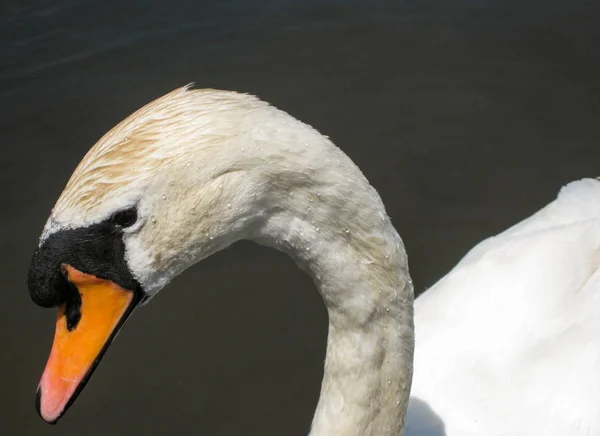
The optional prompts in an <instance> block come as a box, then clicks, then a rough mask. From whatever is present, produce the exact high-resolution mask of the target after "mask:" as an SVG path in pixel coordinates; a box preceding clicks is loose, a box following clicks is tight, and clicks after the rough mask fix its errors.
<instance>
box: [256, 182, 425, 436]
mask: <svg viewBox="0 0 600 436" xmlns="http://www.w3.org/2000/svg"><path fill="white" fill-rule="evenodd" d="M369 188H370V187H369ZM359 191H360V192H363V191H362V190H359ZM364 192H367V193H370V194H372V198H365V197H368V196H364V195H362V196H361V195H359V194H357V195H355V196H354V205H355V207H356V208H357V209H356V210H352V205H351V204H349V201H348V197H346V198H344V199H342V198H341V197H338V198H336V197H335V195H334V193H333V192H330V193H329V195H328V197H327V198H323V195H321V198H320V199H319V201H315V200H314V199H313V200H310V198H312V197H311V196H310V195H306V194H301V193H296V192H294V193H293V195H292V197H293V198H294V197H295V199H294V200H293V201H290V200H289V199H286V203H287V204H286V205H285V207H283V206H281V205H280V206H281V207H278V208H276V209H275V210H276V211H277V212H275V213H273V214H272V215H271V216H270V218H269V219H268V222H267V223H266V224H265V225H264V226H263V227H262V228H261V236H260V238H259V242H261V243H263V244H267V245H271V246H274V247H276V248H278V249H280V250H282V251H284V252H287V253H288V254H289V255H290V256H291V257H292V258H294V259H295V261H296V263H297V264H298V265H299V266H300V267H301V268H302V269H304V270H305V271H307V272H308V273H309V274H310V275H311V276H312V278H313V280H314V282H315V284H316V287H317V289H318V291H319V292H320V294H321V296H322V298H323V301H324V303H325V305H326V307H327V311H328V315H329V330H328V341H327V350H326V359H325V368H324V376H323V382H322V385H321V395H320V398H319V403H318V405H317V409H316V412H315V416H314V419H313V424H312V429H311V433H310V435H311V436H330V435H339V436H392V435H393V436H398V435H402V434H403V427H404V417H405V414H406V407H407V404H408V397H409V391H410V385H411V381H412V359H413V348H414V329H413V287H412V281H411V279H410V275H409V272H408V263H407V256H406V252H405V250H404V246H403V243H402V240H401V239H400V237H399V235H398V233H397V232H396V230H395V229H394V227H393V226H392V224H391V222H390V221H389V218H388V217H387V215H386V214H385V211H384V210H383V206H381V202H380V199H379V196H378V195H377V194H376V193H375V191H374V190H372V188H371V189H366V190H365V191H364ZM301 195H304V196H305V197H306V200H305V201H304V202H303V201H302V199H301V198H298V197H301ZM315 198H318V196H317V197H315ZM340 204H344V205H345V206H344V207H342V208H341V209H340V208H339V205H340ZM368 206H370V207H368ZM359 208H360V209H361V210H360V211H359V210H358V209H359ZM323 216H325V217H327V219H320V217H323ZM332 217H335V219H333V218H332Z"/></svg>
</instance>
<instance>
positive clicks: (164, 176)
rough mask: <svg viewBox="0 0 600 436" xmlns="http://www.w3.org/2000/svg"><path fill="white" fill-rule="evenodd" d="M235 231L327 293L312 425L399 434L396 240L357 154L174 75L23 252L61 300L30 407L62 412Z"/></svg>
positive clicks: (405, 284) (402, 394)
mask: <svg viewBox="0 0 600 436" xmlns="http://www.w3.org/2000/svg"><path fill="white" fill-rule="evenodd" d="M240 239H249V240H253V241H256V242H257V243H259V244H264V245H267V246H271V247H274V248H275V249H278V250H281V251H283V252H285V253H287V254H289V255H290V256H291V257H292V258H293V259H294V260H295V262H296V263H297V264H298V265H299V267H301V268H302V269H304V270H305V271H306V272H307V273H308V274H310V276H312V279H313V280H314V283H315V285H316V287H317V289H318V291H319V292H320V294H321V296H322V298H323V301H324V303H325V305H326V307H327V311H328V315H329V328H328V341H327V347H326V359H325V368H324V375H323V380H322V385H321V392H320V397H319V401H318V404H317V407H316V411H315V414H314V418H313V422H312V425H311V430H310V434H311V436H331V435H336V436H398V435H402V434H403V428H404V421H405V415H406V409H407V405H408V398H409V391H410V386H411V378H412V362H413V351H414V326H413V285H412V281H411V279H410V274H409V270H408V263H407V255H406V251H405V249H404V245H403V243H402V240H401V238H400V236H399V235H398V233H397V232H396V230H395V229H394V227H393V226H392V224H391V222H390V219H389V217H388V215H387V214H386V211H385V208H384V206H383V203H382V201H381V199H380V197H379V195H378V194H377V192H376V191H375V189H374V188H373V187H372V186H371V185H370V184H369V182H368V181H367V180H366V178H365V177H364V176H363V174H362V173H361V171H360V170H359V169H358V168H357V166H356V165H355V164H354V163H353V162H352V161H351V160H350V159H349V158H348V157H347V156H346V155H345V154H344V153H343V152H342V151H341V150H340V149H338V148H337V147H336V146H334V144H333V143H332V142H331V141H330V140H329V139H328V138H326V137H325V136H323V135H321V134H320V133H318V132H317V131H316V130H314V129H313V128H312V127H310V126H308V125H306V124H303V123H301V122H300V121H298V120H296V119H294V118H292V117H291V116H290V115H288V114H286V113H285V112H283V111H280V110H278V109H276V108H274V107H272V106H270V105H269V104H267V103H265V102H263V101H261V100H259V99H258V98H256V97H254V96H250V95H246V94H239V93H235V92H229V91H219V90H210V89H207V90H191V89H190V88H189V87H184V88H180V89H177V90H175V91H173V92H171V93H169V94H167V95H165V96H163V97H161V98H159V99H157V100H155V101H154V102H152V103H150V104H148V105H146V106H144V107H143V108H141V109H140V110H138V111H137V112H135V113H134V114H132V115H131V116H129V117H128V118H126V119H125V120H124V121H122V122H121V123H120V124H118V125H117V126H115V127H114V128H113V129H112V130H110V131H109V132H108V133H107V134H106V135H104V136H103V137H102V138H101V139H100V140H99V141H98V142H97V143H96V144H95V145H94V146H93V147H92V148H91V149H90V151H89V152H88V153H87V154H86V156H85V157H84V158H83V160H82V161H81V162H80V164H79V165H78V166H77V168H76V169H75V171H74V173H73V174H72V176H71V178H70V179H69V181H68V183H67V185H66V187H65V189H64V191H63V192H62V194H61V195H60V197H59V199H58V200H57V202H56V204H55V205H54V207H53V209H52V211H51V214H50V217H49V218H48V220H47V222H46V225H45V227H44V229H43V231H42V234H41V236H40V239H39V245H38V247H37V249H36V251H35V253H34V255H33V258H32V260H31V265H30V269H29V276H28V288H29V292H30V296H31V298H32V299H33V301H34V302H35V303H37V304H38V305H40V306H43V307H58V315H57V320H56V326H55V334H54V340H53V344H52V348H51V351H50V356H49V357H48V361H47V364H46V367H45V369H44V372H43V374H42V377H41V380H40V383H39V386H38V389H37V394H36V407H37V409H38V413H39V414H40V415H41V417H42V418H43V419H44V420H45V421H47V422H49V423H55V422H56V421H57V420H58V419H59V418H60V417H61V415H62V414H63V413H64V412H65V411H66V410H67V408H68V407H69V406H70V405H71V404H72V403H73V401H74V400H75V398H76V397H77V395H78V394H79V393H80V392H81V390H82V389H83V387H84V385H85V384H86V382H87V381H88V379H89V377H90V376H91V374H92V372H93V371H94V368H95V367H96V365H97V364H98V362H99V360H100V359H101V357H102V355H103V354H104V352H105V350H106V348H107V346H108V345H109V344H110V342H111V341H112V339H113V338H114V337H115V334H116V333H117V332H118V330H119V329H120V328H121V327H122V325H123V323H124V322H125V320H127V318H128V317H129V316H130V315H131V313H132V312H133V311H134V309H135V308H136V307H139V306H140V305H141V304H144V303H146V302H148V301H149V300H150V299H151V298H152V297H153V296H154V295H156V293H157V292H158V291H159V290H160V289H162V288H163V287H164V286H165V285H167V284H168V283H169V282H170V281H171V280H172V279H173V278H174V277H175V276H177V275H178V274H179V273H181V272H182V271H183V270H185V269H186V268H188V267H189V266H191V265H193V264H194V263H196V262H198V261H200V260H201V259H204V258H206V257H207V256H210V255H211V254H213V253H215V252H217V251H219V250H221V249H223V248H225V247H227V246H229V245H230V244H232V243H233V242H235V241H237V240H240Z"/></svg>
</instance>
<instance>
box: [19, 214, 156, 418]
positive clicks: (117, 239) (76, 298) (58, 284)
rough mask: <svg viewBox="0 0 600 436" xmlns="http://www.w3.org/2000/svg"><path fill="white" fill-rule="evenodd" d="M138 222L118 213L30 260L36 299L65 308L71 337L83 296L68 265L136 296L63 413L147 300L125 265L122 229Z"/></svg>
mask: <svg viewBox="0 0 600 436" xmlns="http://www.w3.org/2000/svg"><path fill="white" fill-rule="evenodd" d="M136 220H137V213H136V210H135V208H131V209H126V210H123V211H120V212H117V213H116V214H115V215H113V216H112V217H111V218H109V219H107V220H105V221H102V222H100V223H98V224H94V225H91V226H88V227H81V228H77V229H68V230H60V231H58V232H56V233H54V234H52V235H50V236H49V237H48V239H46V240H45V241H44V243H43V244H42V245H41V246H40V247H39V248H38V249H37V250H36V251H35V253H34V255H33V259H32V260H31V265H30V267H29V278H28V287H29V294H30V296H31V299H32V300H33V301H34V302H35V303H36V304H37V305H39V306H42V307H56V306H59V305H62V304H66V320H67V328H68V330H69V331H72V330H74V329H76V328H77V323H78V322H79V320H80V318H81V311H80V308H81V295H80V294H79V291H78V290H77V288H76V287H75V286H74V285H73V284H71V283H70V282H69V281H68V280H67V278H66V274H65V272H64V271H63V264H68V265H71V266H72V267H73V268H76V269H78V270H79V271H81V272H83V273H85V274H90V275H94V276H96V277H98V278H101V279H104V280H110V281H112V282H114V283H116V284H117V285H119V286H120V287H122V288H123V289H126V290H129V291H131V292H133V293H134V299H133V302H132V303H131V305H130V307H129V308H128V309H127V312H126V314H125V315H124V316H123V317H122V319H121V321H120V322H119V325H118V326H117V328H115V330H114V332H113V334H112V335H111V337H110V338H109V340H108V341H107V343H106V345H105V346H104V348H103V349H102V351H101V352H100V354H99V355H98V357H97V358H96V360H95V361H94V363H93V364H92V366H91V368H90V370H89V371H88V373H87V374H86V376H85V377H84V379H83V381H82V383H81V384H80V385H79V386H78V388H77V391H76V392H75V393H74V395H73V396H72V397H71V400H70V401H69V403H68V404H67V406H66V407H65V410H64V411H63V413H64V412H65V411H66V410H67V408H68V407H69V406H70V405H71V404H72V403H73V401H74V400H75V398H77V396H78V395H79V393H80V392H81V391H82V389H83V387H84V386H85V384H86V383H87V381H88V379H89V377H90V376H91V375H92V373H93V371H94V369H95V368H96V365H97V364H98V362H99V361H100V359H101V357H102V355H103V354H104V352H105V351H106V348H108V345H109V344H110V342H111V341H112V339H113V338H114V336H115V334H116V333H117V332H118V331H119V329H120V327H121V326H122V325H123V323H124V322H125V321H126V319H127V318H128V317H129V315H130V314H131V312H132V311H133V309H134V308H135V306H137V305H138V304H139V303H140V302H141V301H142V300H143V299H144V297H145V296H144V293H143V290H142V287H141V285H140V284H139V283H138V282H137V280H136V279H135V278H134V277H133V275H132V274H131V272H130V271H129V268H128V267H127V263H126V261H125V244H124V243H123V228H125V227H129V226H131V225H133V224H134V223H135V221H136ZM40 395H41V392H39V391H38V392H37V395H36V408H37V410H38V413H39V401H40ZM54 423H56V421H55V422H53V424H54Z"/></svg>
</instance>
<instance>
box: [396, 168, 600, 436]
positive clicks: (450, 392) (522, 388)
mask: <svg viewBox="0 0 600 436" xmlns="http://www.w3.org/2000/svg"><path fill="white" fill-rule="evenodd" d="M599 267H600V181H598V180H597V179H582V180H578V181H574V182H571V183H569V184H567V185H566V186H564V187H563V188H562V189H561V190H560V192H559V194H558V196H557V198H556V199H555V200H554V201H552V202H551V203H550V204H548V205H547V206H546V207H544V208H543V209H541V210H540V211H538V212H536V213H535V214H533V215H532V216H530V217H529V218H527V219H525V220H523V221H522V222H520V223H518V224H516V225H515V226H513V227H511V228H509V229H508V230H506V231H504V232H503V233H501V234H499V235H497V236H494V237H491V238H489V239H487V240H484V241H483V242H481V243H480V244H478V245H477V246H475V247H474V248H473V249H472V250H471V251H470V252H469V253H467V255H466V256H465V257H464V258H463V259H462V260H461V261H460V262H459V263H458V265H456V267H455V268H454V269H453V270H452V271H450V273H448V274H447V275H446V276H445V277H443V278H442V279H441V280H440V281H439V282H438V283H436V284H435V285H434V286H433V287H431V288H430V289H429V290H427V291H426V292H424V293H423V294H421V295H420V296H419V297H418V298H417V299H416V300H415V305H414V310H415V331H416V347H415V357H414V368H415V369H414V377H413V384H412V391H411V398H410V404H409V410H408V416H407V424H406V434H407V435H408V436H475V435H485V436H506V435H508V436H530V435H544V436H583V435H599V434H600V414H599V413H598V406H599V405H600V383H598V374H599V372H600V305H599V304H598V297H599V295H600V292H599V290H600V268H599Z"/></svg>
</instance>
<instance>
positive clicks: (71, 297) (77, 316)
mask: <svg viewBox="0 0 600 436" xmlns="http://www.w3.org/2000/svg"><path fill="white" fill-rule="evenodd" d="M61 271H62V274H63V277H64V278H65V281H66V283H67V287H68V289H69V291H68V293H67V301H66V302H65V321H66V323H67V330H69V331H73V330H74V329H75V327H77V324H79V321H80V320H81V294H80V293H79V289H77V286H75V285H74V284H73V283H72V282H71V281H70V280H69V279H68V276H67V275H66V272H65V270H64V268H61Z"/></svg>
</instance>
